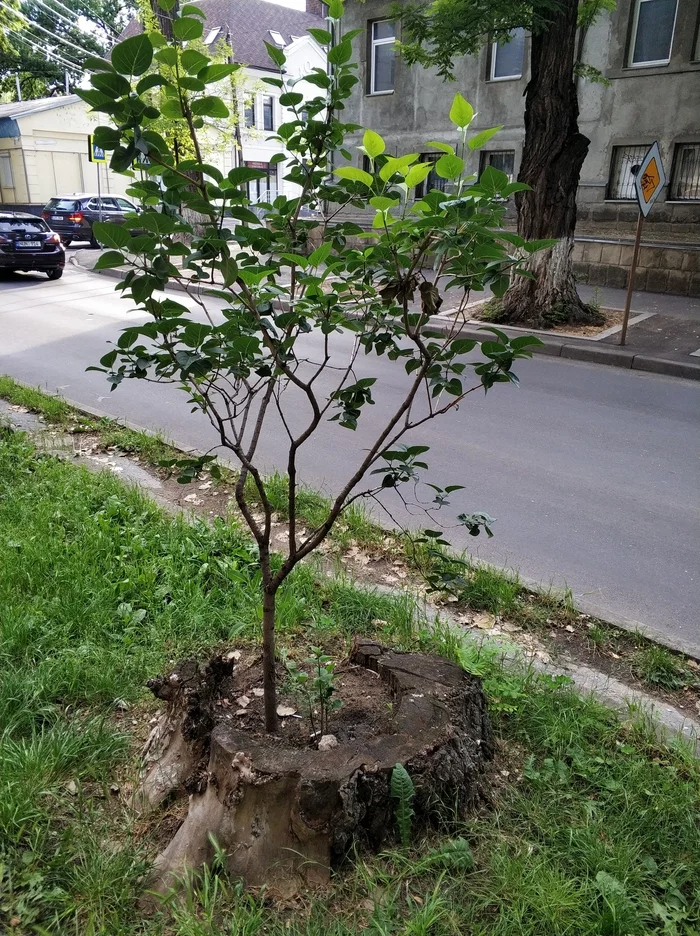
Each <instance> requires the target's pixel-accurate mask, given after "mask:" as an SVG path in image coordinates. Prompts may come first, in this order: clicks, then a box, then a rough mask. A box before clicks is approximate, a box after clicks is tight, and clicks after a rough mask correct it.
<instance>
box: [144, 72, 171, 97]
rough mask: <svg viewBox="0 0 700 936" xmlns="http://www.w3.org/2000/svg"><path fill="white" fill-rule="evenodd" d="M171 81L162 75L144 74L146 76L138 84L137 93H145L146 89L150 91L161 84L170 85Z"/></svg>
mask: <svg viewBox="0 0 700 936" xmlns="http://www.w3.org/2000/svg"><path fill="white" fill-rule="evenodd" d="M169 84H170V82H169V81H167V80H166V79H165V78H163V76H162V75H144V77H143V78H142V79H141V80H140V81H139V83H138V84H137V85H136V93H137V94H143V93H144V92H145V91H150V89H151V88H156V87H158V86H159V85H169Z"/></svg>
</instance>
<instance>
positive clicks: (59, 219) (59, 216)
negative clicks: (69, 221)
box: [51, 215, 63, 221]
mask: <svg viewBox="0 0 700 936" xmlns="http://www.w3.org/2000/svg"><path fill="white" fill-rule="evenodd" d="M51 220H52V221H63V215H51Z"/></svg>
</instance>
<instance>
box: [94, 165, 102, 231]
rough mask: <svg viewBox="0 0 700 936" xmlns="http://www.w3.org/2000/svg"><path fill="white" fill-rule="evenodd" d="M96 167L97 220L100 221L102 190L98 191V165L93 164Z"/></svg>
mask: <svg viewBox="0 0 700 936" xmlns="http://www.w3.org/2000/svg"><path fill="white" fill-rule="evenodd" d="M95 165H96V166H97V220H98V221H101V220H102V190H101V189H100V164H99V163H95Z"/></svg>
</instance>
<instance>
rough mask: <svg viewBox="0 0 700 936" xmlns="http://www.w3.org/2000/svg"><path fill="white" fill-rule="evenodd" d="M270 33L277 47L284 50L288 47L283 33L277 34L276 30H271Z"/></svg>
mask: <svg viewBox="0 0 700 936" xmlns="http://www.w3.org/2000/svg"><path fill="white" fill-rule="evenodd" d="M268 31H269V33H270V37H271V39H272V41H273V42H274V44H275V45H278V46H280V48H282V49H283V48H284V47H285V46H286V45H287V43H286V42H285V41H284V36H283V35H282V33H280V32H277V30H276V29H270V30H268Z"/></svg>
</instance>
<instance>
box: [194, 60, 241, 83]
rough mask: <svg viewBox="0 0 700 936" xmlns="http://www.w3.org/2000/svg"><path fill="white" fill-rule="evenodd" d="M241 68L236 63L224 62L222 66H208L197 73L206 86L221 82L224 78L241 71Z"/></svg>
mask: <svg viewBox="0 0 700 936" xmlns="http://www.w3.org/2000/svg"><path fill="white" fill-rule="evenodd" d="M240 67H241V66H240V65H238V64H237V63H235V62H222V63H221V64H220V65H208V66H207V67H206V68H203V69H202V70H201V71H199V72H197V77H198V78H200V79H201V80H202V81H203V82H204V84H211V83H212V82H213V81H221V79H222V78H226V77H228V75H233V74H234V72H237V71H239V69H240Z"/></svg>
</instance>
